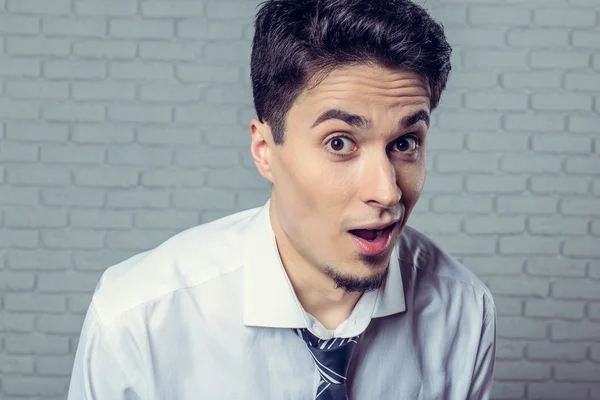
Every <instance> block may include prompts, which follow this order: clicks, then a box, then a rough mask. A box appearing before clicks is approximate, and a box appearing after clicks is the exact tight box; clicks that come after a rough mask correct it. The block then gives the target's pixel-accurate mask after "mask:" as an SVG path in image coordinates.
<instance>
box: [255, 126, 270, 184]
mask: <svg viewBox="0 0 600 400" xmlns="http://www.w3.org/2000/svg"><path fill="white" fill-rule="evenodd" d="M250 134H251V135H252V139H251V142H250V152H251V153H252V158H253V159H254V164H255V165H256V169H257V170H258V172H259V173H260V174H261V175H262V176H263V177H264V178H265V179H266V180H268V181H269V182H271V183H273V174H272V172H271V163H272V158H271V157H272V147H273V146H274V145H275V144H274V142H273V135H272V133H271V127H270V126H269V125H268V124H267V123H263V122H260V121H259V120H257V119H253V120H252V121H250Z"/></svg>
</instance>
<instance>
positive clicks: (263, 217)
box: [68, 202, 496, 400]
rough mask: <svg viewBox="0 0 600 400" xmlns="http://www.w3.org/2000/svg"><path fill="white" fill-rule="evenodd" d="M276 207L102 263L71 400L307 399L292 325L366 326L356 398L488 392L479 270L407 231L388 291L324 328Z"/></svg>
mask: <svg viewBox="0 0 600 400" xmlns="http://www.w3.org/2000/svg"><path fill="white" fill-rule="evenodd" d="M268 207H269V202H267V204H266V205H265V206H263V207H260V208H255V209H251V210H247V211H243V212H240V213H237V214H233V215H230V216H228V217H225V218H222V219H219V220H217V221H214V222H211V223H208V224H204V225H200V226H197V227H195V228H192V229H189V230H187V231H184V232H182V233H180V234H178V235H176V236H174V237H173V238H171V239H169V240H168V241H166V242H165V243H163V244H162V245H160V246H158V247H157V248H156V249H153V250H151V251H148V252H145V253H141V254H138V255H136V256H134V257H132V258H130V259H129V260H126V261H124V262H122V263H120V264H118V265H115V266H113V267H110V268H108V269H107V270H106V271H105V273H104V274H103V276H102V278H101V280H100V282H99V283H98V286H97V288H96V291H95V293H94V296H93V299H92V302H91V304H90V307H89V310H88V313H87V316H86V319H85V322H84V325H83V330H82V332H81V337H80V340H79V344H78V348H77V355H76V358H75V364H74V367H73V374H72V378H71V384H70V388H69V396H68V400H125V399H127V400H138V399H139V400H159V399H160V400H213V399H214V400H230V399H244V400H269V399H272V400H313V399H314V396H315V393H316V386H317V384H318V382H319V376H318V373H317V370H316V368H315V366H314V362H313V359H312V358H311V356H310V352H309V350H308V349H307V348H306V345H305V343H304V341H303V340H302V339H301V338H299V337H298V336H297V335H296V334H295V333H294V332H293V330H292V329H291V328H308V329H310V331H311V332H312V333H314V334H315V335H317V336H319V337H321V338H322V339H328V338H331V337H352V336H356V335H358V334H360V333H363V334H362V336H361V338H360V340H359V343H358V345H357V347H356V350H355V353H354V356H353V359H352V362H351V364H350V367H349V371H348V379H349V383H348V394H349V398H350V399H351V400H380V399H386V400H387V399H394V400H398V399H399V400H404V399H405V400H442V399H452V400H456V399H461V400H464V399H469V400H473V399H487V398H488V396H489V392H490V387H491V384H492V372H493V366H494V355H495V321H496V312H495V308H494V303H493V300H492V296H491V295H490V293H489V291H488V289H487V288H486V287H485V286H484V285H483V284H482V283H481V282H480V281H479V280H478V279H477V278H476V277H475V275H474V274H472V273H471V272H470V271H469V270H467V269H466V268H465V267H463V266H462V265H460V264H458V263H457V262H456V261H453V260H452V259H451V258H450V257H449V256H448V255H447V254H446V253H444V252H443V251H442V250H440V249H439V248H438V247H437V246H436V245H435V244H434V243H432V242H431V241H430V240H429V239H427V238H426V237H425V236H424V235H422V234H420V233H418V232H417V231H415V230H414V229H412V228H409V227H405V228H404V231H403V233H402V235H401V238H400V239H399V242H398V243H397V245H396V246H395V248H394V251H393V253H392V259H391V263H390V272H389V274H388V277H387V280H386V282H385V284H384V286H382V287H381V288H380V289H379V290H376V291H372V292H368V293H366V294H364V295H363V296H362V297H361V298H360V300H359V302H358V303H357V305H356V307H355V309H354V311H353V312H352V314H351V316H350V317H349V318H348V319H347V320H346V321H344V322H343V323H342V324H341V325H340V326H339V327H338V328H337V329H335V331H329V330H327V329H325V327H324V326H323V325H321V324H320V323H319V321H317V320H316V319H315V318H313V317H312V316H311V315H309V314H308V313H307V312H305V311H304V310H303V308H302V306H301V305H300V303H299V301H298V299H297V297H296V295H295V293H294V290H293V288H292V286H291V284H290V281H289V279H288V277H287V275H286V273H285V269H284V268H283V265H282V263H281V260H280V258H279V254H278V251H277V248H276V244H275V239H274V235H273V231H272V228H271V223H270V219H269V212H268Z"/></svg>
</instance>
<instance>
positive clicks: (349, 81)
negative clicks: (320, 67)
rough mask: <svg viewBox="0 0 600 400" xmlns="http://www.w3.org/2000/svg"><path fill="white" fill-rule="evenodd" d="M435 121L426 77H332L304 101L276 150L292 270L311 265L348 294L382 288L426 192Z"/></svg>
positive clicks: (378, 73)
mask: <svg viewBox="0 0 600 400" xmlns="http://www.w3.org/2000/svg"><path fill="white" fill-rule="evenodd" d="M429 114H430V110H429V91H428V85H427V84H426V81H425V80H424V79H423V78H422V77H421V76H419V75H418V74H415V73H412V72H407V71H399V70H389V69H386V68H383V67H376V66H351V67H345V68H341V69H337V70H334V71H333V72H332V73H330V74H329V75H328V76H327V77H326V78H325V79H324V80H322V81H320V83H318V85H317V86H314V85H312V86H311V88H310V89H308V90H305V91H304V92H303V93H302V94H301V95H300V96H299V98H298V99H297V100H296V102H295V103H294V104H293V106H292V107H291V109H290V110H289V112H288V114H287V120H286V129H285V135H284V143H283V144H282V145H273V143H272V142H271V143H270V145H269V148H270V150H269V152H270V153H269V154H270V156H269V165H270V175H268V176H267V178H268V179H269V180H271V182H272V183H273V189H272V190H273V191H272V195H271V201H272V207H273V208H272V210H271V216H272V222H273V225H274V229H275V233H276V237H277V243H278V246H279V249H280V252H281V253H282V258H283V261H284V263H285V262H286V258H287V259H288V261H290V262H296V263H301V264H305V265H306V267H307V268H313V269H314V270H316V271H320V272H321V273H322V274H323V275H326V276H329V277H330V278H332V279H333V280H334V282H335V283H336V284H337V286H338V287H343V288H344V289H346V291H348V292H352V291H365V290H372V289H375V288H376V287H378V286H380V285H381V284H382V283H383V281H384V279H385V274H386V273H387V268H388V264H389V260H390V255H391V251H392V249H393V247H394V244H395V243H396V242H397V240H398V237H399V235H400V231H401V229H402V228H403V226H404V225H405V224H406V220H407V218H408V216H409V214H410V212H411V210H412V209H413V207H414V206H415V203H416V202H417V200H418V198H419V196H420V194H421V190H422V188H423V185H424V182H425V136H426V133H427V127H428V124H429ZM271 140H272V139H271ZM263 175H264V174H263Z"/></svg>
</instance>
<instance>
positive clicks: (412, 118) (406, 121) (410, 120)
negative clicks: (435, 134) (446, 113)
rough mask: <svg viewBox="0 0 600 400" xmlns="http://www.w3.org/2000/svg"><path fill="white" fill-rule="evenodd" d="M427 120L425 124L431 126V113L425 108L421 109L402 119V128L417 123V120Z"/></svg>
mask: <svg viewBox="0 0 600 400" xmlns="http://www.w3.org/2000/svg"><path fill="white" fill-rule="evenodd" d="M420 121H425V124H426V125H427V127H428V128H429V113H428V112H427V111H425V110H420V111H417V112H416V113H414V114H413V115H408V116H406V117H404V118H402V119H401V120H400V128H401V129H406V128H410V127H411V126H413V125H415V124H416V123H417V122H420Z"/></svg>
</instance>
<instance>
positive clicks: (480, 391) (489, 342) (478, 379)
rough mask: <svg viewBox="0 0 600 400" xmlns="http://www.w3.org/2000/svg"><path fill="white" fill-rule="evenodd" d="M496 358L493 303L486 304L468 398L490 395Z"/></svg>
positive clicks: (481, 397) (482, 399) (487, 396)
mask: <svg viewBox="0 0 600 400" xmlns="http://www.w3.org/2000/svg"><path fill="white" fill-rule="evenodd" d="M495 360H496V311H495V307H494V303H493V301H492V300H490V301H489V302H488V304H487V310H486V313H485V320H484V322H483V330H482V332H481V339H480V341H479V351H478V352H477V359H476V361H475V370H474V374H473V379H472V380H471V389H470V391H469V397H468V398H469V399H481V400H486V399H488V398H489V397H490V393H491V390H492V382H493V379H494V364H495Z"/></svg>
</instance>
